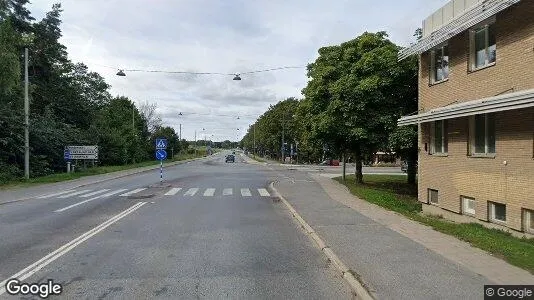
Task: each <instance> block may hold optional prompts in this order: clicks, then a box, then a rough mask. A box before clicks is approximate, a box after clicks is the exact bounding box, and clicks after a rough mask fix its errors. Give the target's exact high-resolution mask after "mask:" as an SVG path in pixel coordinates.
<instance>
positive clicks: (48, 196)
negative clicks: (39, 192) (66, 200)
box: [37, 190, 74, 199]
mask: <svg viewBox="0 0 534 300" xmlns="http://www.w3.org/2000/svg"><path fill="white" fill-rule="evenodd" d="M72 192H74V190H67V191H63V192H59V193H54V194H48V195H44V196H40V197H37V199H45V198H50V197H55V196H59V195H63V194H66V193H72Z"/></svg>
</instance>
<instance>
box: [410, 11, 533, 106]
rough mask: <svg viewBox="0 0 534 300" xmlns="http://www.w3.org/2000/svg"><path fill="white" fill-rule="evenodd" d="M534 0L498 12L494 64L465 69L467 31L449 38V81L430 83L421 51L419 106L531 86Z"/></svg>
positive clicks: (445, 102)
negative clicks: (477, 68) (480, 67)
mask: <svg viewBox="0 0 534 300" xmlns="http://www.w3.org/2000/svg"><path fill="white" fill-rule="evenodd" d="M533 16H534V1H521V2H520V3H519V4H517V5H514V6H512V7H511V8H509V9H507V10H505V11H503V12H501V13H500V14H498V15H497V20H496V22H495V26H496V35H497V36H496V40H497V45H496V46H497V60H496V63H495V65H494V66H491V67H488V68H485V69H481V70H478V71H474V72H471V71H468V70H469V68H468V58H469V51H468V50H469V34H468V32H467V31H466V32H464V33H462V34H459V35H457V36H455V37H453V38H452V39H451V40H449V42H448V45H449V56H450V57H449V68H450V74H449V79H448V81H445V82H442V83H438V84H435V85H429V64H430V55H429V52H426V53H424V54H422V55H421V59H420V68H419V70H420V72H419V109H423V110H424V111H427V110H430V109H433V108H436V107H441V106H445V105H448V104H451V103H453V102H454V101H458V102H464V101H470V100H476V99H480V98H484V97H491V96H495V95H496V94H499V93H502V92H504V91H507V90H510V89H514V90H515V91H519V90H524V89H533V88H534V17H533Z"/></svg>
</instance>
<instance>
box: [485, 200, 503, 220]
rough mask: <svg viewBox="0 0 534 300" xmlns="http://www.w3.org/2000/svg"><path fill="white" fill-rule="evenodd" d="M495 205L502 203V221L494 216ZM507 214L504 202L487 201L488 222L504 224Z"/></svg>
mask: <svg viewBox="0 0 534 300" xmlns="http://www.w3.org/2000/svg"><path fill="white" fill-rule="evenodd" d="M495 205H504V221H503V220H499V219H496V218H495ZM507 215H508V210H507V209H506V204H504V203H499V202H488V217H489V218H488V219H489V220H490V222H494V223H501V224H504V223H506V220H507V219H508V218H507Z"/></svg>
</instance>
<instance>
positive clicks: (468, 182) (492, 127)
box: [398, 0, 534, 233]
mask: <svg viewBox="0 0 534 300" xmlns="http://www.w3.org/2000/svg"><path fill="white" fill-rule="evenodd" d="M422 28H423V37H422V39H420V40H419V41H418V42H417V43H416V44H414V45H412V46H410V47H408V48H405V49H403V50H402V51H401V53H400V54H399V59H404V58H406V57H408V56H410V55H419V111H418V113H417V115H412V116H405V117H402V118H401V119H400V120H399V122H398V124H399V126H404V125H410V124H417V125H418V128H419V178H418V184H419V188H418V190H419V200H420V201H421V202H423V203H424V204H423V207H424V211H427V212H434V213H440V214H443V215H444V216H446V217H450V218H454V219H457V220H460V221H477V222H482V223H485V224H487V223H493V224H497V227H501V228H503V227H506V228H511V229H513V230H516V231H522V232H526V233H534V0H486V1H481V0H453V1H450V2H449V3H447V4H446V5H445V6H444V7H442V8H440V9H439V10H437V11H436V12H435V13H434V14H432V15H431V16H429V17H428V18H427V19H425V20H424V21H423V27H422Z"/></svg>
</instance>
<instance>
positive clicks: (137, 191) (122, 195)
mask: <svg viewBox="0 0 534 300" xmlns="http://www.w3.org/2000/svg"><path fill="white" fill-rule="evenodd" d="M144 190H146V188H139V189H135V190H133V191H129V192H128V193H124V194H121V195H119V197H128V196H130V195H133V194H136V193H139V192H141V191H144Z"/></svg>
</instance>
